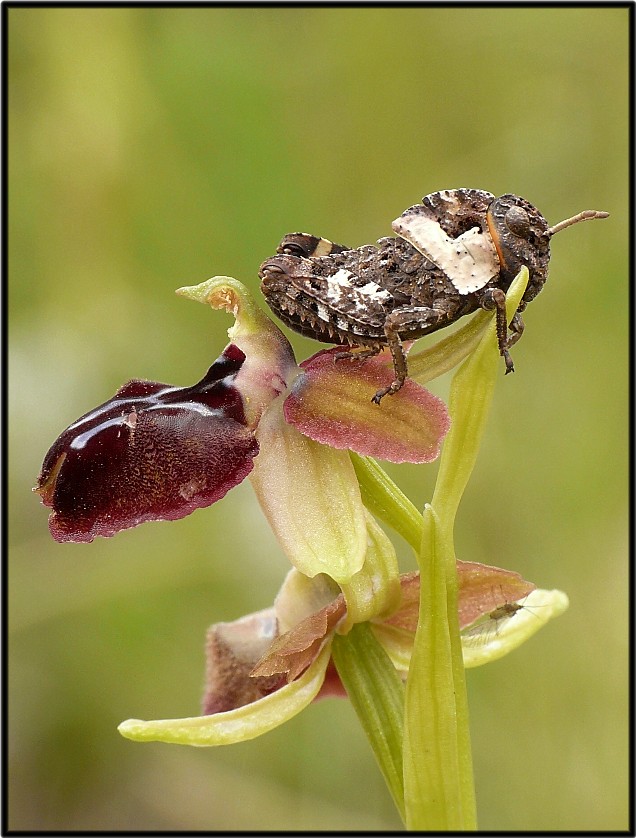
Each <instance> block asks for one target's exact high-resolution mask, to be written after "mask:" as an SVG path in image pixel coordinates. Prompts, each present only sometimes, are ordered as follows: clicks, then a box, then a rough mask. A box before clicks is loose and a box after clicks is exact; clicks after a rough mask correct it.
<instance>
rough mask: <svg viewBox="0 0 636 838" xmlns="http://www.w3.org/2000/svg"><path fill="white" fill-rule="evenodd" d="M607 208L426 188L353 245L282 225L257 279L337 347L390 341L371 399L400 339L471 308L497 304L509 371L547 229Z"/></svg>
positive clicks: (357, 352) (366, 351)
mask: <svg viewBox="0 0 636 838" xmlns="http://www.w3.org/2000/svg"><path fill="white" fill-rule="evenodd" d="M607 215H608V213H606V212H597V211H595V210H586V211H584V212H581V213H579V214H578V215H575V216H573V217H572V218H568V219H566V220H565V221H562V222H560V223H559V224H557V225H555V226H554V227H550V226H549V225H548V222H547V221H546V220H545V218H544V217H543V216H542V215H541V213H540V212H539V211H538V210H537V209H536V207H534V206H533V205H532V204H530V203H529V202H528V201H526V200H525V199H524V198H519V197H518V196H517V195H502V196H501V197H499V198H496V197H495V196H494V195H492V194H491V193H490V192H484V191H482V190H480V189H452V190H444V191H442V192H433V193H432V194H430V195H426V196H425V197H424V198H423V199H422V203H421V204H416V205H415V206H412V207H410V208H409V209H407V210H406V211H405V212H403V213H402V215H401V216H400V217H399V218H397V219H396V220H395V221H394V222H393V225H392V226H393V230H394V231H395V232H396V233H397V237H386V238H381V239H379V240H378V243H377V245H362V246H361V247H358V248H355V249H351V248H348V247H345V246H344V245H339V244H334V243H333V242H330V241H329V240H328V239H324V238H320V237H318V236H313V235H311V234H309V233H290V234H289V235H286V236H285V237H284V238H283V240H282V241H281V243H280V245H279V246H278V249H277V254H278V255H276V256H273V257H271V258H269V259H267V260H266V261H265V262H263V264H262V265H261V268H260V272H259V276H260V277H261V279H262V283H261V289H262V291H263V294H264V295H265V299H266V300H267V303H268V305H269V306H270V308H271V309H272V310H273V311H274V313H275V314H276V315H277V316H278V317H279V318H280V319H281V320H282V321H283V322H284V323H285V324H286V325H288V326H289V327H290V328H292V329H294V330H295V331H297V332H300V334H303V335H306V336H308V337H312V338H314V339H316V340H320V341H323V342H325V343H335V344H341V345H345V346H348V347H350V348H351V349H350V350H349V351H347V352H344V353H342V356H341V357H354V358H368V357H370V356H372V355H376V354H377V353H378V352H380V351H381V350H382V349H383V348H384V347H385V346H388V348H389V349H390V351H391V355H392V358H393V366H394V370H395V378H394V380H393V382H392V383H391V384H389V385H388V386H387V387H384V388H383V389H382V390H379V391H378V392H377V393H376V394H375V395H374V396H373V399H372V400H373V401H374V402H375V403H376V404H379V403H380V400H381V399H382V398H383V397H384V396H385V395H387V394H393V393H396V392H397V391H398V390H399V389H400V387H401V386H402V385H403V383H404V381H405V379H406V377H407V375H408V368H407V362H406V355H405V353H404V350H403V348H402V341H404V340H414V339H416V338H419V337H422V335H426V334H429V333H430V332H435V331H437V330H438V329H442V328H444V326H448V325H449V324H451V323H454V322H455V321H456V320H458V319H459V318H460V317H463V316H464V315H465V314H470V313H471V312H474V311H476V310H477V309H479V308H483V309H487V310H490V309H496V317H497V340H498V345H499V351H500V353H501V355H502V356H503V358H504V360H505V364H506V373H508V372H512V371H513V369H514V366H513V363H512V358H511V357H510V352H509V349H510V347H511V346H513V344H515V343H516V342H517V340H519V338H520V337H521V334H522V332H523V321H522V319H521V312H522V311H523V310H524V309H525V307H526V305H527V304H528V303H529V302H530V301H531V300H533V299H534V298H535V297H536V295H537V294H538V293H539V291H540V290H541V289H542V288H543V285H544V283H545V281H546V279H547V275H548V263H549V261H550V239H551V238H552V236H553V235H554V234H555V233H556V232H558V231H559V230H562V229H564V228H565V227H569V226H570V225H571V224H576V223H577V222H578V221H584V220H586V219H588V218H605V217H606V216H607ZM524 265H526V266H527V268H528V270H529V272H530V280H529V283H528V287H527V289H526V292H525V294H524V296H523V299H522V301H521V303H520V305H519V307H518V309H517V311H516V313H515V315H514V317H513V318H512V320H511V322H510V326H509V327H508V323H507V320H506V308H505V302H506V291H507V290H508V287H509V286H510V283H511V282H512V280H513V279H514V277H515V276H516V275H517V273H518V272H519V270H520V269H521V267H522V266H524ZM508 328H510V334H508Z"/></svg>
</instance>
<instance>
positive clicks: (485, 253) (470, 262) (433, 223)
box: [392, 189, 500, 294]
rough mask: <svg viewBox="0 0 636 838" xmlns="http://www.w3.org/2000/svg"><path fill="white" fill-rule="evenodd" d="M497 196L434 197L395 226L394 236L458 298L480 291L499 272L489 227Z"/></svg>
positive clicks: (457, 192)
mask: <svg viewBox="0 0 636 838" xmlns="http://www.w3.org/2000/svg"><path fill="white" fill-rule="evenodd" d="M493 199H494V195H491V194H490V192H484V191H482V190H479V189H447V190H444V191H442V192H433V193H432V194H431V195H426V196H425V197H424V198H423V199H422V203H421V204H416V205H415V206H412V207H409V209H407V210H405V211H404V212H403V213H402V215H400V217H399V218H396V219H395V221H394V222H393V224H392V227H393V229H394V230H395V232H396V233H397V234H398V235H399V236H401V237H402V238H404V239H406V241H408V242H409V243H410V244H412V245H413V247H415V248H416V249H417V250H419V252H420V253H423V254H424V255H425V256H426V257H427V258H428V259H430V260H431V262H433V263H434V264H435V265H437V267H438V268H440V270H442V271H444V273H445V274H446V276H447V277H448V278H449V279H450V281H451V282H452V283H453V286H454V287H455V289H456V291H457V292H458V293H459V294H470V293H472V292H473V291H478V290H479V289H480V288H483V287H484V286H485V285H487V284H488V282H490V280H491V279H493V278H494V277H496V276H497V275H498V273H499V269H500V266H499V258H498V256H497V250H496V248H495V245H494V244H493V241H492V238H491V236H490V234H489V233H488V231H487V228H486V227H485V218H486V210H487V209H488V206H489V205H490V203H491V202H492V201H493Z"/></svg>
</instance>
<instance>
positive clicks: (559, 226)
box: [548, 210, 609, 237]
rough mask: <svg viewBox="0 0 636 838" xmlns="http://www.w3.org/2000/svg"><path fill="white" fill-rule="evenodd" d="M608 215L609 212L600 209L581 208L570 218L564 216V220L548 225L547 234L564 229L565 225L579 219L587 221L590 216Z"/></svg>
mask: <svg viewBox="0 0 636 838" xmlns="http://www.w3.org/2000/svg"><path fill="white" fill-rule="evenodd" d="M608 215H609V212H601V211H600V210H583V212H579V213H577V214H576V215H573V216H572V218H566V219H565V221H559V223H558V224H555V225H554V227H550V228H549V229H548V236H550V237H552V236H553V235H554V234H555V233H559V232H560V231H561V230H565V228H566V227H571V226H572V224H578V223H579V221H588V220H589V219H591V218H607V217H608Z"/></svg>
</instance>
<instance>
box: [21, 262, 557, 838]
mask: <svg viewBox="0 0 636 838" xmlns="http://www.w3.org/2000/svg"><path fill="white" fill-rule="evenodd" d="M527 281H528V273H527V270H525V269H523V270H522V271H521V273H520V275H519V276H518V277H517V279H516V280H515V281H514V283H513V284H512V286H511V287H510V289H509V292H508V295H507V308H508V313H509V316H510V317H512V314H513V313H514V312H515V310H516V308H517V306H518V303H519V300H520V299H521V297H522V296H523V293H524V290H525V287H526V284H527ZM178 293H179V294H181V295H182V296H185V297H187V298H189V299H193V300H196V301H199V302H204V303H207V304H209V305H210V306H211V307H213V308H223V309H226V310H227V311H229V312H231V313H232V314H233V315H234V317H235V324H234V326H232V327H231V328H230V329H229V330H228V335H229V338H230V343H229V344H228V346H226V348H225V349H224V350H223V353H222V354H221V356H220V357H219V358H218V359H217V360H216V361H215V362H214V363H213V364H212V366H211V367H210V369H209V370H208V371H207V373H206V374H205V376H204V377H203V378H202V379H201V380H200V381H199V382H198V383H197V384H195V385H193V386H191V387H184V388H178V387H173V386H169V385H164V384H160V383H157V382H148V381H140V380H132V381H129V382H128V383H127V384H125V385H124V386H123V387H121V388H120V389H119V390H118V391H117V393H115V395H114V396H113V398H112V399H110V400H109V401H107V402H105V403H104V404H103V405H101V406H100V407H98V408H95V409H94V410H92V411H90V412H89V413H87V414H85V415H84V416H83V417H81V418H80V419H78V420H77V421H76V422H74V423H73V424H72V425H70V426H69V427H68V428H67V429H66V430H65V431H64V432H63V433H62V434H61V435H60V436H59V437H58V439H57V440H56V442H55V443H54V444H53V445H52V447H51V449H50V450H49V452H48V454H47V455H46V457H45V460H44V463H43V466H42V470H41V473H40V476H39V479H38V485H37V487H36V491H37V492H38V493H39V494H40V496H41V498H42V501H43V503H44V504H45V505H47V506H49V507H50V508H51V509H52V512H51V514H50V517H49V527H50V531H51V534H52V535H53V537H54V538H55V539H57V540H58V541H92V540H93V539H94V538H95V537H96V536H112V535H114V534H115V533H116V532H118V531H119V530H121V529H125V528H127V527H132V526H136V525H138V524H140V523H143V522H145V521H150V520H171V519H175V518H180V517H183V516H184V515H188V514H190V513H191V512H193V511H194V510H195V509H198V508H201V507H205V506H209V505H210V504H212V503H215V502H216V501H219V500H220V499H221V498H222V497H223V496H224V495H225V494H226V493H227V492H228V491H229V490H230V489H231V488H232V487H233V486H236V485H237V484H238V483H240V482H241V481H242V480H243V479H245V477H247V476H249V477H250V480H251V482H252V485H253V487H254V490H255V492H256V495H257V498H258V500H259V502H260V505H261V508H262V510H263V512H264V514H265V516H266V518H267V520H268V522H269V524H270V526H271V528H272V530H273V532H274V533H275V534H276V536H277V538H278V541H279V543H280V545H281V548H282V550H283V551H284V552H285V554H286V556H287V557H288V559H289V561H290V563H291V565H292V570H291V571H290V572H289V574H288V575H287V578H286V579H285V581H284V583H283V586H282V588H281V590H280V592H279V594H278V596H277V598H276V601H275V603H274V605H273V606H271V607H265V608H264V609H263V610H262V611H259V612H257V613H256V614H251V615H248V616H246V617H243V618H240V619H238V620H236V621H234V622H231V623H219V624H216V625H213V626H212V627H211V628H210V630H209V632H208V639H207V664H206V676H207V677H206V682H207V683H206V691H205V695H204V700H203V712H202V715H200V716H194V717H191V718H185V719H164V720H156V721H139V720H135V719H130V720H128V721H126V722H123V723H122V724H121V725H120V728H119V730H120V732H121V733H122V735H124V736H126V737H128V738H131V739H136V740H140V741H147V740H159V741H162V742H172V743H179V744H190V745H198V746H201V745H219V744H230V743H232V742H238V741H242V740H246V739H250V738H253V737H255V736H258V735H261V734H263V733H265V732H267V731H269V730H271V729H272V728H273V727H276V726H277V725H280V724H282V723H283V722H284V721H286V720H287V719H289V718H291V717H292V716H294V715H295V714H297V713H298V712H300V711H301V710H302V709H303V708H304V707H306V706H307V705H308V704H310V703H311V702H312V701H313V700H314V699H316V698H320V697H324V696H327V695H341V696H344V695H346V696H348V698H349V699H350V700H351V702H352V704H353V706H354V709H355V710H356V712H357V714H358V716H359V718H360V721H361V723H362V725H363V728H364V730H365V732H366V734H367V736H368V738H369V741H370V743H371V746H372V749H373V751H374V754H375V756H376V759H377V761H378V764H379V766H380V769H381V770H382V772H383V775H384V778H385V780H386V783H387V786H388V788H389V791H390V793H391V794H392V796H393V799H394V802H395V804H396V807H397V809H398V811H399V812H400V815H401V816H402V818H403V820H404V822H405V824H406V826H407V827H408V828H410V829H428V830H435V829H475V828H476V819H475V804H474V789H473V780H472V767H471V755H470V740H469V738H468V712H467V701H466V690H465V680H464V668H465V667H469V666H476V665H480V664H482V663H487V662H489V661H491V660H495V659H496V658H497V657H501V656H502V655H504V654H507V653H508V652H509V651H511V650H512V649H514V648H516V647H517V646H518V645H520V643H522V642H524V641H525V640H526V639H527V638H528V637H530V636H531V635H532V634H534V633H535V631H536V630H538V628H540V627H541V626H542V625H544V624H545V623H546V622H547V621H548V620H549V619H550V618H551V617H553V616H556V615H557V614H559V613H562V611H563V610H565V608H566V607H567V597H566V596H565V594H562V593H561V592H559V591H540V590H537V589H536V588H535V586H534V584H532V583H530V582H526V581H525V580H523V579H522V578H521V577H520V576H519V575H518V574H516V573H514V572H513V571H508V570H503V569H501V568H497V567H491V566H487V565H481V564H477V563H473V562H459V561H457V559H456V557H455V551H454V546H453V526H454V520H455V514H456V511H457V507H458V504H459V501H460V499H461V496H462V493H463V491H464V488H465V486H466V483H467V481H468V478H469V476H470V473H471V471H472V468H473V465H474V463H475V459H476V456H477V451H478V448H479V443H480V439H481V434H482V431H483V427H484V424H485V421H486V417H487V413H488V407H489V403H490V398H491V395H492V392H493V389H494V383H495V376H496V372H497V370H498V368H499V366H498V364H499V358H498V355H497V352H496V339H495V332H494V329H495V326H494V322H493V318H492V314H490V313H488V312H480V313H479V314H477V315H476V316H475V317H474V318H473V319H472V320H471V321H470V322H469V323H468V324H467V325H466V326H464V327H463V328H461V329H459V330H458V331H457V332H455V333H454V334H452V335H451V336H450V337H447V338H444V339H442V340H441V341H439V342H438V343H437V344H435V345H434V346H432V347H430V348H429V349H426V350H424V351H422V352H419V353H417V354H414V355H411V357H410V358H409V372H410V378H409V379H407V381H406V382H405V384H404V386H403V387H402V389H401V390H400V391H399V392H398V393H396V394H394V395H392V396H391V397H390V398H386V399H385V400H384V401H383V402H382V404H381V406H377V405H375V404H372V402H371V396H372V395H373V394H374V393H375V392H376V391H377V390H378V388H380V387H382V386H383V385H385V384H386V383H387V380H390V377H391V375H392V370H391V367H390V361H389V360H388V359H387V358H386V353H385V355H383V356H379V357H376V358H369V359H366V360H364V361H363V362H360V361H347V360H342V359H341V357H340V356H341V354H342V353H341V352H339V350H338V349H337V348H336V349H333V350H326V351H324V350H323V351H321V352H318V353H317V354H316V355H314V356H313V357H311V358H309V359H308V360H307V361H304V362H303V363H301V364H298V363H297V362H296V359H295V357H294V354H293V352H292V349H291V347H290V345H289V343H288V341H287V339H286V338H285V337H284V336H283V334H282V333H281V332H280V330H279V329H278V328H277V327H276V326H275V325H274V324H273V323H272V321H271V320H270V319H269V318H268V317H267V316H266V315H265V314H264V313H263V312H262V311H261V310H260V309H259V308H258V307H257V306H256V305H255V303H254V302H253V300H252V298H251V297H250V295H249V293H248V292H247V290H246V289H245V288H244V286H242V285H241V283H240V282H238V281H237V280H234V279H232V278H230V277H214V278H213V279H210V280H208V281H207V282H204V283H202V284H201V285H198V286H194V287H188V288H181V289H179V291H178ZM460 362H463V363H462V365H461V367H460V368H459V370H458V371H457V373H456V374H455V376H454V378H453V383H452V387H451V396H450V403H449V409H447V408H446V406H445V405H444V404H443V402H442V401H441V400H440V399H438V398H437V397H436V396H434V395H432V394H431V393H430V392H428V391H427V390H426V389H425V388H424V387H423V386H422V384H423V383H424V382H425V381H427V380H430V379H432V378H435V377H436V376H438V375H440V374H442V373H443V372H446V371H448V370H450V369H452V368H453V367H454V366H456V365H457V364H459V363H460ZM442 444H443V450H442V456H441V460H440V466H439V471H438V479H437V485H436V488H435V492H434V495H433V498H432V501H431V504H428V505H427V506H426V507H425V509H424V512H423V514H421V513H420V512H419V511H418V510H417V509H416V508H415V507H414V506H413V504H411V502H410V501H409V500H408V498H406V497H405V496H404V495H403V494H402V492H401V491H400V490H399V488H398V487H397V486H396V485H395V484H394V483H393V482H392V481H391V480H390V479H389V477H388V476H387V475H386V474H385V473H384V472H383V471H382V470H381V469H380V467H379V466H378V464H377V463H376V462H375V459H373V458H376V457H378V458H381V459H386V460H389V461H392V462H396V463H400V462H410V463H428V462H431V461H433V460H434V459H436V458H437V456H438V455H439V452H440V449H441V448H442ZM378 519H379V520H380V521H382V522H383V523H384V524H385V525H386V526H388V527H389V528H391V529H393V530H395V531H396V532H398V533H400V534H401V535H402V536H403V537H404V538H405V539H406V541H407V542H408V543H410V544H411V546H412V547H413V549H414V551H415V555H416V557H417V560H418V565H419V570H418V571H415V572H412V573H408V574H400V573H399V569H398V563H397V558H396V554H395V549H394V547H393V544H392V542H391V540H390V538H389V537H388V535H387V534H386V533H385V531H384V529H383V528H382V527H381V526H380V525H379V523H378Z"/></svg>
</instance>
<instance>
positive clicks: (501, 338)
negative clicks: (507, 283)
mask: <svg viewBox="0 0 636 838" xmlns="http://www.w3.org/2000/svg"><path fill="white" fill-rule="evenodd" d="M479 304H480V305H481V307H482V308H483V309H485V310H486V311H492V310H493V308H494V309H495V310H496V311H495V318H496V322H495V325H496V328H497V345H498V346H499V354H500V355H501V356H502V357H503V359H504V361H505V362H506V375H508V373H509V372H514V371H515V365H514V364H513V362H512V358H511V356H510V353H509V352H508V349H509V348H510V347H511V346H512V345H513V344H515V343H516V342H517V341H518V340H519V338H520V337H521V333H522V332H523V321H522V320H521V317H520V316H519V315H518V314H515V316H514V317H513V318H512V321H511V323H510V328H511V329H512V330H513V332H514V333H515V334H514V335H512V336H511V338H510V339H509V338H508V318H507V316H506V295H505V293H504V292H503V291H502V290H501V288H487V289H486V290H485V291H484V293H483V294H482V296H481V299H480V301H479ZM515 320H516V322H515ZM513 323H514V324H515V325H514V326H513ZM519 323H521V330H520V331H519ZM513 338H514V339H513Z"/></svg>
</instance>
